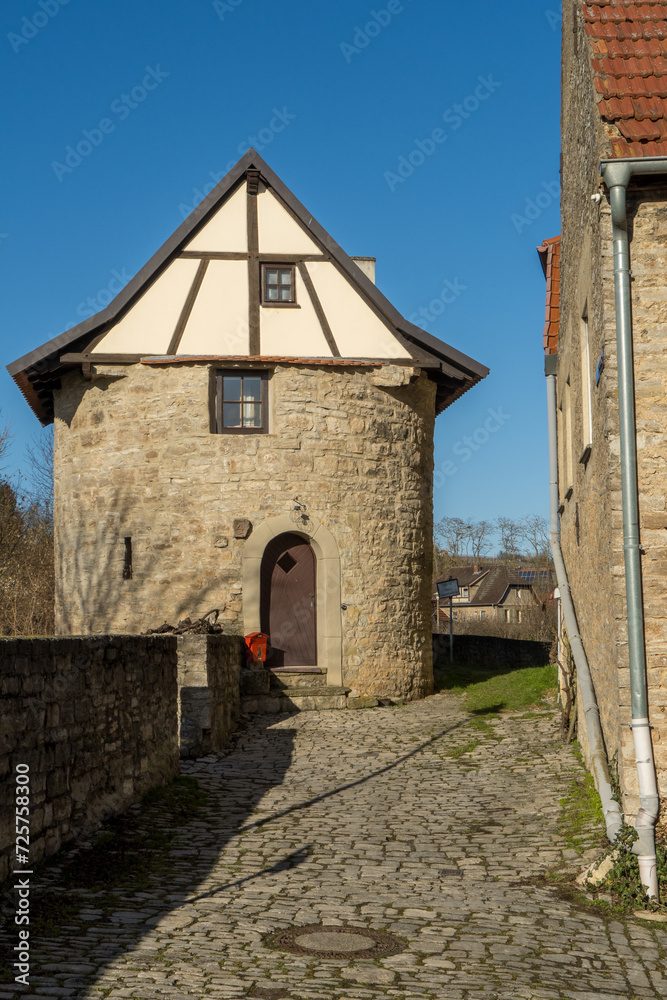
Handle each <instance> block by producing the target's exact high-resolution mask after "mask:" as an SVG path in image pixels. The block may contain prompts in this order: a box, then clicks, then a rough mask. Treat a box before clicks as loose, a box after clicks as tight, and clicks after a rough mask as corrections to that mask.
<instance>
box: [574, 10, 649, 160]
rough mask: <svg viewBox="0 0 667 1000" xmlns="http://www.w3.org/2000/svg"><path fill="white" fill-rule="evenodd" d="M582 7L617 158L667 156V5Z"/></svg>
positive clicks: (601, 104) (594, 69) (604, 115)
mask: <svg viewBox="0 0 667 1000" xmlns="http://www.w3.org/2000/svg"><path fill="white" fill-rule="evenodd" d="M581 6H582V10H583V13H584V18H585V21H586V32H587V34H588V37H589V39H590V42H591V46H592V48H593V71H594V73H595V89H596V90H597V92H598V94H600V97H601V99H600V102H599V105H598V107H599V109H600V114H601V115H602V118H603V120H604V121H605V122H606V123H607V124H608V125H609V126H610V128H609V130H608V132H609V140H610V142H611V147H612V156H666V155H667V3H665V2H660V3H633V2H631V0H584V2H583V3H582V5H581ZM619 133H620V134H619Z"/></svg>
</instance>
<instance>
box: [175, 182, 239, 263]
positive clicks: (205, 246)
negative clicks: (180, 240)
mask: <svg viewBox="0 0 667 1000" xmlns="http://www.w3.org/2000/svg"><path fill="white" fill-rule="evenodd" d="M183 249H184V250H197V251H200V252H202V253H216V252H217V253H247V251H248V222H247V210H246V186H245V183H244V184H241V185H240V187H238V188H237V189H236V191H234V193H233V194H232V195H230V196H229V197H228V198H227V200H226V201H225V202H223V204H222V205H221V207H220V208H219V209H218V210H217V212H216V213H215V215H213V216H211V218H210V219H209V221H208V222H207V223H206V225H205V226H204V227H203V229H200V231H199V232H198V233H197V235H196V236H195V238H194V239H193V240H190V242H189V243H188V244H187V246H185V247H183Z"/></svg>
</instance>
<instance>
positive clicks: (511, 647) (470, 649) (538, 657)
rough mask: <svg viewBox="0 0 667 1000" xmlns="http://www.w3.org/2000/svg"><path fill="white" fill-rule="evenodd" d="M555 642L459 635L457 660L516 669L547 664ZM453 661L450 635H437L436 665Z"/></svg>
mask: <svg viewBox="0 0 667 1000" xmlns="http://www.w3.org/2000/svg"><path fill="white" fill-rule="evenodd" d="M550 650H551V643H549V642H536V641H535V640H534V639H503V638H502V637H500V636H496V635H455V636H454V661H455V662H456V663H463V664H470V665H471V666H480V667H497V668H498V669H499V670H501V669H515V668H517V667H543V666H544V665H545V664H546V663H549V662H550ZM448 663H449V636H448V635H437V634H434V635H433V665H434V666H436V667H446V666H447V664H448Z"/></svg>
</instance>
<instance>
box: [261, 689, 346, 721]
mask: <svg viewBox="0 0 667 1000" xmlns="http://www.w3.org/2000/svg"><path fill="white" fill-rule="evenodd" d="M349 690H350V688H346V687H334V686H333V685H323V686H316V687H293V688H285V689H284V690H282V691H276V692H272V693H271V694H268V695H258V696H256V697H252V696H250V697H243V698H242V699H241V711H242V712H243V713H244V714H246V715H253V714H255V713H258V714H270V713H273V712H276V713H277V712H322V711H325V710H327V709H337V708H347V695H348V692H349Z"/></svg>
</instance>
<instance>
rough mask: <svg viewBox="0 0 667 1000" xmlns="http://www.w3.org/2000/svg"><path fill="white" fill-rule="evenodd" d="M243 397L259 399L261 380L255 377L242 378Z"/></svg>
mask: <svg viewBox="0 0 667 1000" xmlns="http://www.w3.org/2000/svg"><path fill="white" fill-rule="evenodd" d="M243 398H244V399H252V400H260V399H261V398H262V380H261V378H257V377H252V376H250V377H247V378H244V379H243Z"/></svg>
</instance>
